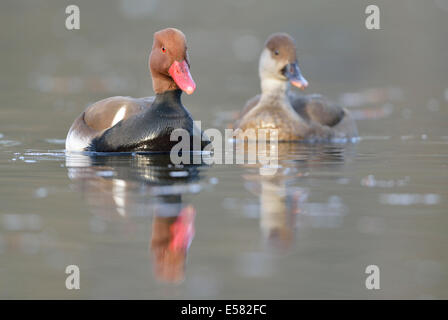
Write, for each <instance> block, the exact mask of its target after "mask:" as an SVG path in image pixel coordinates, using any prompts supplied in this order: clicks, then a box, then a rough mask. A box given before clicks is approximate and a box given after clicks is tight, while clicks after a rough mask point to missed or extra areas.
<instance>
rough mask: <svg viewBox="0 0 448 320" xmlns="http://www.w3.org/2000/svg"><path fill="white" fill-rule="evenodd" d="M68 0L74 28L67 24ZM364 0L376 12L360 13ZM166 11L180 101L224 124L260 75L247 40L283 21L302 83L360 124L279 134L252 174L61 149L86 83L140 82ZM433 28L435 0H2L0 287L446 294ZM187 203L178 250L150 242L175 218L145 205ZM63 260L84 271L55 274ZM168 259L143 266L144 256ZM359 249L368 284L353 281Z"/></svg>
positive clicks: (442, 150) (438, 45)
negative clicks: (188, 233) (68, 284)
mask: <svg viewBox="0 0 448 320" xmlns="http://www.w3.org/2000/svg"><path fill="white" fill-rule="evenodd" d="M70 4H76V5H78V6H79V8H80V23H81V24H80V27H81V28H80V30H72V31H69V30H67V29H66V28H65V20H66V17H67V14H66V13H65V8H66V7H67V6H68V5H70ZM369 4H375V5H378V6H379V8H380V12H381V16H380V17H381V20H380V21H381V30H367V29H366V28H365V19H366V16H367V15H366V14H365V8H366V6H367V5H369ZM166 27H176V28H179V29H181V30H182V31H183V32H184V33H185V34H186V37H187V41H188V47H189V55H190V63H191V73H192V76H193V78H194V79H195V81H196V84H197V90H196V92H195V93H194V94H193V95H191V96H188V97H187V96H186V95H184V97H183V102H184V105H185V106H186V107H187V108H188V109H189V110H190V112H191V113H192V115H193V117H194V118H195V119H196V120H202V125H203V128H208V127H214V128H218V129H224V128H225V127H226V126H227V124H228V122H230V120H231V118H232V115H233V114H234V113H235V112H236V111H238V110H240V109H241V108H242V107H243V106H244V104H245V101H246V100H247V99H249V98H250V97H252V96H254V95H256V94H257V93H258V92H259V79H258V58H259V54H260V52H261V50H262V48H263V44H264V41H265V40H266V38H267V37H268V36H269V35H270V34H272V33H274V32H287V33H289V34H290V35H291V36H292V37H294V38H295V39H296V42H297V47H298V58H299V62H300V65H301V70H302V72H303V74H304V76H305V77H306V78H307V80H308V81H309V82H310V86H309V88H308V89H307V90H306V93H322V94H324V95H326V96H327V97H329V98H330V99H332V100H334V101H336V102H339V103H341V104H343V105H345V106H347V107H348V108H350V109H351V110H352V111H353V113H354V115H355V116H356V118H357V119H358V128H359V132H360V136H361V141H360V142H359V143H358V144H356V145H349V146H342V145H337V146H331V145H330V146H291V147H290V149H288V148H287V150H286V151H285V153H284V154H283V155H282V157H281V160H282V161H283V162H281V164H280V169H281V170H280V173H279V175H278V176H277V177H275V178H273V179H271V180H269V181H265V180H263V179H261V178H260V176H259V175H258V169H257V168H253V167H244V166H230V165H229V166H214V167H210V168H204V167H201V168H193V169H188V170H187V176H188V177H189V178H186V179H183V180H182V179H181V180H180V181H177V180H176V181H173V180H172V179H171V178H173V177H174V176H176V174H174V175H173V174H172V172H171V171H169V170H168V169H167V167H166V165H160V163H158V162H157V163H155V164H154V162H153V161H152V160H151V159H146V158H144V159H141V158H120V159H107V161H106V160H105V159H100V160H98V159H94V160H92V159H89V158H88V157H87V158H86V159H84V158H75V159H68V158H67V157H66V156H65V154H64V152H63V149H64V139H65V136H66V133H67V131H68V129H69V127H70V125H71V123H72V122H73V120H74V119H75V118H76V117H77V116H78V115H79V114H80V113H81V112H82V111H83V110H84V108H85V107H87V106H88V105H89V104H90V103H92V102H95V101H97V100H100V99H103V98H106V97H109V96H115V95H124V96H127V95H129V96H134V97H142V96H150V95H152V94H153V90H152V82H151V77H150V74H149V71H148V56H149V53H150V50H151V46H152V36H153V33H154V32H155V31H157V30H159V29H162V28H166ZM447 30H448V1H447V0H429V1H417V0H397V1H382V0H375V1H359V0H344V1H337V2H336V1H331V0H316V1H312V2H310V1H307V2H305V1H296V0H294V1H293V0H291V1H287V0H276V1H266V0H257V1H255V0H228V1H207V0H190V1H171V0H163V1H162V0H114V1H105V0H98V1H87V0H86V1H79V0H73V1H56V0H54V1H52V0H35V1H22V0H14V1H13V0H2V2H1V4H0V43H1V51H0V68H1V69H0V70H1V72H0V99H1V107H0V204H1V206H0V298H254V299H257V298H266V299H274V298H275V299H297V298H413V299H414V298H445V299H446V298H448V281H447V270H448V257H447V253H446V247H447V245H448V235H447V233H446V229H447V223H448V218H447V216H446V214H447V212H448V210H447V209H448V205H447V190H448V189H447V186H448V184H447V181H448V180H447V178H448V174H447V167H448V161H447V160H448V150H447V145H448V131H447V123H448V63H447V62H448V39H447ZM71 168H75V169H71ZM148 170H149V171H151V172H148ZM154 170H155V172H156V173H154ZM180 176H182V174H181V175H180ZM167 177H168V178H167ZM170 177H171V178H170ZM190 178H191V179H190ZM98 179H99V180H98ZM178 184H179V186H180V187H179V188H180V189H179V188H177V189H172V188H173V185H174V186H176V185H178ZM163 186H169V187H170V188H171V189H163ZM154 190H155V191H154ZM167 190H168V191H167ZM170 196H173V197H174V198H173V197H170ZM180 196H182V197H180ZM181 198H182V199H181ZM117 199H118V200H117ZM269 204H271V206H269ZM187 205H191V206H193V207H194V208H195V211H196V218H195V221H194V224H195V228H196V236H195V239H194V240H193V241H192V244H191V249H190V250H189V253H188V259H187V258H186V252H183V253H181V254H178V255H174V256H171V257H169V258H167V260H166V261H164V262H163V261H162V262H161V260H160V259H159V258H158V256H157V252H158V251H157V250H158V249H155V248H156V245H155V242H154V237H155V236H154V235H155V234H156V233H157V234H158V235H160V234H163V232H164V231H163V230H165V231H166V230H169V225H171V224H172V223H173V221H174V220H172V219H171V220H170V219H168V220H163V219H162V220H163V221H162V222H161V221H159V220H156V218H155V217H159V216H158V212H159V211H164V212H165V211H167V212H169V213H168V216H173V215H174V216H176V212H177V214H179V212H186V211H182V208H184V209H185V208H190V207H188V206H187ZM160 208H162V209H160ZM269 208H270V209H269ZM188 210H190V209H188ZM173 212H174V213H173ZM162 216H163V214H162ZM180 216H182V214H181V215H180ZM176 221H177V220H176ZM189 223H193V222H191V221H190V222H189ZM155 226H156V227H155ZM163 226H164V227H163ZM154 228H155V229H157V230H159V231H157V232H155V231H154V230H155V229H154ZM158 228H159V229H158ZM166 232H168V233H169V231H166ZM161 237H162V238H163V236H161ZM151 239H152V240H151ZM162 242H163V241H162ZM151 243H152V244H151ZM151 252H152V253H151ZM176 261H177V262H176ZM179 261H181V262H179ZM69 264H77V265H79V266H80V269H81V279H82V280H81V290H77V291H69V290H66V289H65V286H64V283H65V277H66V275H65V273H64V270H65V266H66V265H69ZM173 264H175V267H173V268H172V269H170V271H166V272H165V273H163V272H162V273H163V274H164V275H162V278H164V279H162V281H161V280H160V279H158V276H157V275H159V276H160V274H161V272H160V270H159V269H157V268H156V271H154V270H153V269H154V265H158V266H159V267H160V268H162V269H163V268H164V267H163V266H167V265H168V266H171V265H173ZM370 264H376V265H378V266H379V267H380V269H381V270H382V273H381V275H382V278H381V281H382V282H381V290H377V291H370V290H366V288H365V286H364V281H365V277H366V276H367V275H366V274H365V273H364V270H365V267H366V266H367V265H370ZM157 270H159V271H157ZM179 270H181V271H179ZM182 270H183V271H182ZM179 273H181V274H180V275H179ZM171 274H176V276H172V275H171ZM167 279H168V280H170V279H171V280H176V281H177V280H179V279H182V282H181V283H180V284H179V283H178V284H175V285H173V284H167V283H166V282H167V281H163V280H167ZM168 282H170V281H168ZM171 282H172V281H171Z"/></svg>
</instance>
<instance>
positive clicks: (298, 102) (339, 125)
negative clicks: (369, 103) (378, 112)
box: [234, 92, 358, 141]
mask: <svg viewBox="0 0 448 320" xmlns="http://www.w3.org/2000/svg"><path fill="white" fill-rule="evenodd" d="M234 128H240V129H241V130H243V131H244V130H247V129H254V130H257V129H277V130H278V140H279V141H325V140H332V139H346V138H348V139H349V138H354V137H357V136H358V130H357V127H356V123H355V121H354V119H353V117H352V116H351V114H350V112H349V111H348V110H347V109H345V108H342V107H340V106H338V105H334V104H331V103H330V102H329V101H328V100H327V99H326V98H325V97H323V96H321V95H317V94H314V95H305V96H301V95H298V94H296V93H293V92H290V93H288V94H287V95H286V94H285V95H283V96H281V95H273V96H268V97H263V98H262V95H257V96H255V97H253V98H252V99H250V100H249V101H248V102H247V103H246V106H245V107H244V109H243V110H242V111H241V113H240V114H239V119H238V120H236V121H235V123H234Z"/></svg>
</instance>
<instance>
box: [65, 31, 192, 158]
mask: <svg viewBox="0 0 448 320" xmlns="http://www.w3.org/2000/svg"><path fill="white" fill-rule="evenodd" d="M149 67H150V71H151V74H152V81H153V87H154V92H155V93H156V96H155V97H145V98H132V97H111V98H107V99H104V100H101V101H98V102H96V103H94V104H93V105H91V106H89V107H88V108H87V109H86V110H85V111H84V112H83V113H82V114H81V115H80V116H79V117H78V118H77V119H76V120H75V121H74V123H73V124H72V126H71V128H70V130H69V132H68V135H67V139H66V145H65V147H66V150H67V151H98V152H129V151H162V152H169V151H170V150H171V148H172V146H173V145H175V144H177V141H170V135H171V132H172V131H173V130H175V129H185V130H187V131H188V133H189V134H190V138H191V139H193V137H195V138H198V139H201V132H200V131H199V130H198V129H197V128H196V127H195V126H194V124H193V119H192V118H191V115H190V113H189V112H188V111H187V109H185V107H184V106H183V105H182V102H181V99H180V97H181V94H182V91H185V92H186V93H187V94H192V93H193V91H194V90H195V88H196V84H195V83H194V81H193V78H192V77H191V74H190V70H189V62H188V54H187V45H186V39H185V35H184V34H183V33H182V32H181V31H180V30H177V29H174V28H168V29H164V30H161V31H158V32H156V33H155V34H154V42H153V46H152V50H151V55H150V57H149ZM190 145H193V144H190ZM199 145H200V144H199Z"/></svg>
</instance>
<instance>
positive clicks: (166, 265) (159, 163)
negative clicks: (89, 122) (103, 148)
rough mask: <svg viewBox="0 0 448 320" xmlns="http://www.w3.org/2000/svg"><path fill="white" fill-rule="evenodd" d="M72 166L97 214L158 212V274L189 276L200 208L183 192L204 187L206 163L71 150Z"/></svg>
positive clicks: (154, 248)
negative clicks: (202, 169) (186, 199)
mask: <svg viewBox="0 0 448 320" xmlns="http://www.w3.org/2000/svg"><path fill="white" fill-rule="evenodd" d="M193 157H194V156H193V155H192V158H193ZM191 163H196V162H193V159H191ZM66 166H67V169H68V176H69V178H70V179H71V180H72V181H73V182H75V184H74V185H73V188H74V189H75V190H76V191H78V192H80V193H81V194H82V195H83V197H84V199H85V200H86V203H87V204H88V206H89V208H90V209H91V211H92V213H93V214H94V216H96V217H101V218H102V219H104V220H108V221H110V220H114V219H123V218H125V219H127V222H128V223H130V224H135V222H134V221H133V220H134V219H132V218H138V217H152V231H151V238H150V241H149V248H150V251H151V254H152V257H153V261H154V262H153V271H154V275H155V277H156V278H157V279H158V280H161V281H164V282H174V283H176V282H180V281H182V280H183V279H184V277H185V264H186V259H187V251H188V249H189V247H190V244H191V241H192V239H193V237H194V221H195V216H196V210H195V208H194V207H193V205H192V204H188V203H187V204H184V203H183V199H182V198H183V196H184V195H185V194H194V193H197V192H199V191H200V189H201V186H200V185H199V184H198V182H199V180H200V167H201V166H202V164H199V165H182V166H176V165H173V164H172V163H171V160H170V158H169V155H162V154H158V155H155V154H151V155H149V154H137V155H133V156H130V155H118V156H117V155H114V156H104V155H101V156H99V155H84V154H70V155H67V160H66ZM131 229H134V228H131Z"/></svg>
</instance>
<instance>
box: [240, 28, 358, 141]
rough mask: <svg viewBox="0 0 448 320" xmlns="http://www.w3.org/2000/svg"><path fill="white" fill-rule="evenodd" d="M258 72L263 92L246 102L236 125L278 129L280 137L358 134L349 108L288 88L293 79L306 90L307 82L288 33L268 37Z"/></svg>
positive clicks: (309, 138) (326, 138) (324, 138)
mask: <svg viewBox="0 0 448 320" xmlns="http://www.w3.org/2000/svg"><path fill="white" fill-rule="evenodd" d="M259 75H260V79H261V95H257V96H255V97H253V98H252V99H250V100H249V101H248V102H247V103H246V106H245V107H244V109H243V110H242V111H241V113H240V115H239V118H238V119H237V120H236V121H235V123H234V126H233V127H234V128H235V129H241V130H243V131H244V130H246V129H255V130H257V129H277V130H278V140H279V141H316V140H317V141H330V140H332V139H337V138H344V139H345V138H353V137H356V136H357V134H358V133H357V128H356V124H355V121H354V119H353V118H352V116H351V115H350V113H349V112H348V110H346V109H344V108H341V107H340V106H337V105H333V104H330V103H329V102H328V101H327V100H326V99H325V98H324V97H322V96H321V95H307V96H300V95H297V94H296V93H294V92H290V91H289V88H290V83H291V84H292V85H294V86H296V87H298V88H300V89H302V90H303V89H305V88H306V87H307V86H308V82H307V80H306V79H305V78H304V77H303V76H302V74H301V72H300V69H299V66H298V63H297V58H296V45H295V42H294V39H293V38H292V37H291V36H289V35H288V34H285V33H277V34H273V35H271V36H270V37H269V38H268V40H267V41H266V44H265V47H264V49H263V52H262V53H261V57H260V62H259ZM237 137H238V136H237ZM246 137H247V136H246Z"/></svg>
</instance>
